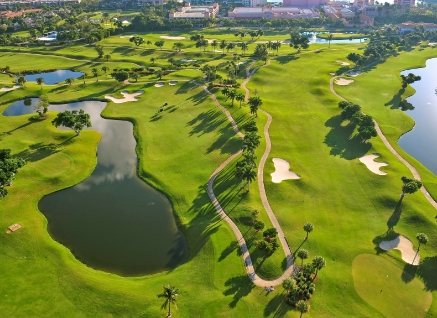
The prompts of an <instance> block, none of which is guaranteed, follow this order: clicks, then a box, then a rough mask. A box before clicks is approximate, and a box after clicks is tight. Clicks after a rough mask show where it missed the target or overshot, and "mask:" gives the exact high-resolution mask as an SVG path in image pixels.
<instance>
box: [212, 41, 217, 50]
mask: <svg viewBox="0 0 437 318" xmlns="http://www.w3.org/2000/svg"><path fill="white" fill-rule="evenodd" d="M217 45H218V42H217V40H214V41H212V42H211V46H212V49H213V51H215V49H216V48H217Z"/></svg>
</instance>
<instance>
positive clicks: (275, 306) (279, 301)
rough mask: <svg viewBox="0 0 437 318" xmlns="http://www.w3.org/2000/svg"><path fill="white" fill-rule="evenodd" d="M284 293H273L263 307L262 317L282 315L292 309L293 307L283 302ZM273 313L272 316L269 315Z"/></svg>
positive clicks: (276, 317)
mask: <svg viewBox="0 0 437 318" xmlns="http://www.w3.org/2000/svg"><path fill="white" fill-rule="evenodd" d="M284 299H285V294H284V292H282V293H280V294H278V295H275V296H274V297H273V298H272V299H271V300H270V301H269V303H268V304H267V306H266V308H265V309H264V317H273V318H279V317H284V315H285V314H286V313H287V312H289V311H290V310H293V307H291V306H290V305H288V304H287V303H285V302H284ZM272 314H273V316H271V315H272Z"/></svg>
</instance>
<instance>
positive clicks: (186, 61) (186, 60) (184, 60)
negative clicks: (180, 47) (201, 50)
mask: <svg viewBox="0 0 437 318" xmlns="http://www.w3.org/2000/svg"><path fill="white" fill-rule="evenodd" d="M180 61H181V62H184V63H190V62H197V60H190V59H180Z"/></svg>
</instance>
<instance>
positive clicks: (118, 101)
mask: <svg viewBox="0 0 437 318" xmlns="http://www.w3.org/2000/svg"><path fill="white" fill-rule="evenodd" d="M142 93H144V91H143V90H140V91H136V92H135V93H132V94H129V93H128V92H126V91H122V92H121V95H123V98H115V97H112V96H111V95H106V96H105V98H107V99H110V100H112V101H113V102H114V103H116V104H121V103H127V102H137V101H138V98H136V96H138V95H141V94H142Z"/></svg>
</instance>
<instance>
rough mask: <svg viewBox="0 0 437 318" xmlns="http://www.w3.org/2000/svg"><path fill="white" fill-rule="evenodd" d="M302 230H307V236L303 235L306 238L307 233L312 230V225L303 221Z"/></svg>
mask: <svg viewBox="0 0 437 318" xmlns="http://www.w3.org/2000/svg"><path fill="white" fill-rule="evenodd" d="M303 230H304V231H305V232H307V236H306V237H305V240H307V239H308V234H309V233H310V232H312V231H313V230H314V225H312V224H311V223H308V222H307V223H305V224H304V225H303Z"/></svg>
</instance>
